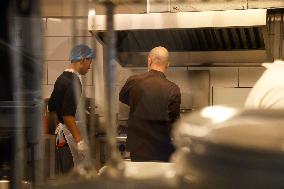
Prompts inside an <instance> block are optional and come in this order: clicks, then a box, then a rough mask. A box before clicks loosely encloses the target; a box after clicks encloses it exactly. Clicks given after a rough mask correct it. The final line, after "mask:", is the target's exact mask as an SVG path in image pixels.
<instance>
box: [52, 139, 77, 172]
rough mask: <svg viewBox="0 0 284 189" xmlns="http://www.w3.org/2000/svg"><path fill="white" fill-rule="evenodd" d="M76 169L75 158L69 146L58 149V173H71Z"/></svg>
mask: <svg viewBox="0 0 284 189" xmlns="http://www.w3.org/2000/svg"><path fill="white" fill-rule="evenodd" d="M73 167H74V163H73V157H72V154H71V151H70V148H69V146H68V144H65V145H64V146H63V147H56V171H57V173H58V174H63V173H67V172H69V171H70V170H71V169H72V168H73Z"/></svg>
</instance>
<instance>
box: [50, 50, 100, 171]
mask: <svg viewBox="0 0 284 189" xmlns="http://www.w3.org/2000/svg"><path fill="white" fill-rule="evenodd" d="M94 58H95V53H94V51H93V50H92V49H91V48H89V47H88V46H87V45H77V46H75V47H74V48H73V49H72V50H71V53H70V61H71V63H70V64H69V66H68V68H67V69H65V70H64V72H63V73H62V74H61V75H60V76H59V77H58V78H57V80H56V82H55V85H54V89H53V91H52V94H51V97H50V99H49V102H48V110H49V112H50V114H51V115H52V116H51V117H54V118H56V116H57V119H58V121H59V124H58V125H57V128H56V132H55V134H56V158H57V168H58V171H59V172H61V173H65V172H67V171H69V170H70V169H71V168H73V166H74V165H78V164H79V163H80V162H82V160H84V157H85V156H86V152H87V145H86V141H84V140H83V138H82V135H81V133H80V130H79V128H78V125H77V124H76V118H75V115H76V110H77V105H78V102H79V101H80V97H81V93H82V83H81V75H85V74H86V73H87V72H88V70H89V69H90V65H91V63H92V60H93V59H94Z"/></svg>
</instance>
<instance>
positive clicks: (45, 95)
mask: <svg viewBox="0 0 284 189" xmlns="http://www.w3.org/2000/svg"><path fill="white" fill-rule="evenodd" d="M42 90H43V92H42V98H43V99H46V98H50V95H51V93H52V90H53V85H42Z"/></svg>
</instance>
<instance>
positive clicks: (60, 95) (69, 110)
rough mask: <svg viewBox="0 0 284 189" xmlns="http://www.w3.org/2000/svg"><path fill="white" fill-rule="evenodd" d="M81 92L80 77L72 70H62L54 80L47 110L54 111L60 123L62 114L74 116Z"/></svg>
mask: <svg viewBox="0 0 284 189" xmlns="http://www.w3.org/2000/svg"><path fill="white" fill-rule="evenodd" d="M81 93H82V85H81V82H80V78H79V77H78V76H77V75H76V74H75V73H73V72H67V71H64V72H63V73H62V74H61V75H60V76H59V77H58V78H57V80H56V82H55V84H54V89H53V91H52V94H51V97H50V99H49V102H48V110H49V111H56V114H57V117H58V120H59V122H60V123H64V121H63V116H68V115H70V116H75V114H76V109H77V105H78V103H79V100H80V97H81Z"/></svg>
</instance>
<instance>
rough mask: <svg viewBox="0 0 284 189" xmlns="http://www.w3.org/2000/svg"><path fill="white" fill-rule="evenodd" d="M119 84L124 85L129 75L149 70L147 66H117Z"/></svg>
mask: <svg viewBox="0 0 284 189" xmlns="http://www.w3.org/2000/svg"><path fill="white" fill-rule="evenodd" d="M117 70H118V72H117V83H116V84H117V85H119V86H121V87H122V86H123V85H124V84H125V82H126V80H127V79H128V77H130V76H132V75H136V74H141V73H144V72H146V71H147V68H125V67H120V68H119V67H118V68H117Z"/></svg>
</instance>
